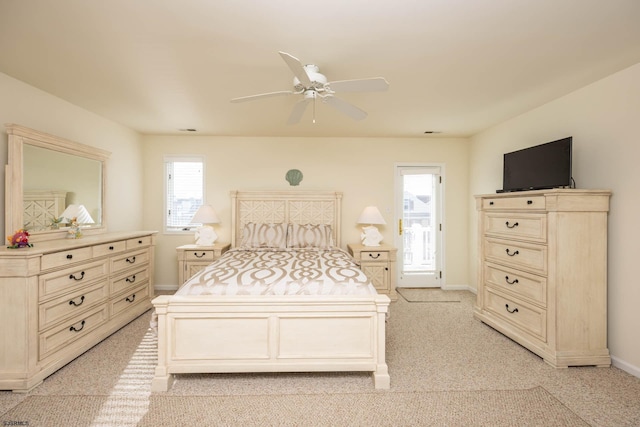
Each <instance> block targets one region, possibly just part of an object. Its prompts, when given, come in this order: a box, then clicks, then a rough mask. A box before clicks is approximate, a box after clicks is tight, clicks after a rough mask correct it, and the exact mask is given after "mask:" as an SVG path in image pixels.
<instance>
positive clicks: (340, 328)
mask: <svg viewBox="0 0 640 427" xmlns="http://www.w3.org/2000/svg"><path fill="white" fill-rule="evenodd" d="M231 199H232V222H233V224H232V245H233V246H237V243H238V242H240V239H241V238H242V236H241V230H242V229H243V226H244V224H245V223H247V222H264V223H279V222H285V223H299V224H306V223H314V224H331V225H332V226H333V230H334V236H333V237H334V241H335V244H336V246H339V245H340V215H341V201H342V193H338V192H319V191H306V192H299V191H298V192H292V191H260V192H235V191H234V192H232V194H231ZM389 302H390V300H389V297H387V296H386V295H372V296H304V295H296V296H224V297H220V296H210V295H207V296H187V295H184V296H182V295H162V296H159V297H157V298H155V299H154V300H153V305H154V306H155V309H156V313H157V315H158V366H157V367H156V371H155V377H154V379H153V382H152V386H151V389H152V391H167V390H168V389H169V388H170V387H171V384H172V383H173V374H180V373H229V372H320V371H325V372H336V371H367V372H372V376H373V382H374V386H375V388H378V389H388V388H389V386H390V377H389V373H388V368H387V364H386V362H385V333H386V332H385V320H386V314H387V311H388V307H389Z"/></svg>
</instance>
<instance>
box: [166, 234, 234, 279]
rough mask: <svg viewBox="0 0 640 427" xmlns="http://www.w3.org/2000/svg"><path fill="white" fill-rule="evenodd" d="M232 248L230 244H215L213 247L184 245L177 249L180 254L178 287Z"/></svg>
mask: <svg viewBox="0 0 640 427" xmlns="http://www.w3.org/2000/svg"><path fill="white" fill-rule="evenodd" d="M229 248H231V244H230V243H218V242H216V243H214V244H213V245H211V246H198V245H182V246H178V247H177V248H176V252H177V253H178V287H182V285H183V284H184V282H185V281H187V280H188V279H189V278H190V277H191V276H193V275H194V274H196V273H197V272H198V271H200V270H202V269H203V268H205V267H206V266H207V265H209V264H211V263H212V262H213V261H215V260H217V259H218V258H220V256H221V255H222V254H223V253H225V252H226V251H228V250H229Z"/></svg>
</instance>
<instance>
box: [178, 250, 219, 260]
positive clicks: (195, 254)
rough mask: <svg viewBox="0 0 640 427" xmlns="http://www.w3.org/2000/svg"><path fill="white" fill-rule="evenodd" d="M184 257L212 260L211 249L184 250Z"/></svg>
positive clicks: (187, 258)
mask: <svg viewBox="0 0 640 427" xmlns="http://www.w3.org/2000/svg"><path fill="white" fill-rule="evenodd" d="M184 255H185V259H186V260H187V261H213V260H214V256H213V251H202V250H197V249H194V250H190V251H185V253H184Z"/></svg>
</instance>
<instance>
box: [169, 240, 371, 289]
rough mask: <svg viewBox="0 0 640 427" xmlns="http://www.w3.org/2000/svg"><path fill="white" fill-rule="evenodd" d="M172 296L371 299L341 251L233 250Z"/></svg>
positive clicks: (364, 280)
mask: <svg viewBox="0 0 640 427" xmlns="http://www.w3.org/2000/svg"><path fill="white" fill-rule="evenodd" d="M176 294H177V295H372V294H373V295H375V294H376V290H375V288H374V287H373V285H372V284H371V281H370V280H369V279H368V278H367V276H365V274H364V273H363V272H362V271H361V270H360V269H359V268H358V266H357V264H356V263H355V261H354V260H353V258H351V256H349V254H348V253H347V252H345V251H344V250H342V249H339V248H334V249H329V250H321V249H232V250H230V251H228V252H226V253H225V254H224V255H223V256H222V257H221V258H220V259H218V260H216V261H214V262H213V263H212V264H210V265H208V266H207V267H206V268H205V269H203V270H201V271H200V272H198V273H196V274H195V275H194V276H193V277H191V278H190V279H189V280H188V281H187V282H186V283H185V284H184V286H182V287H181V288H180V290H179V291H178V292H177V293H176Z"/></svg>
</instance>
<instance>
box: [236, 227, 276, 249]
mask: <svg viewBox="0 0 640 427" xmlns="http://www.w3.org/2000/svg"><path fill="white" fill-rule="evenodd" d="M240 246H241V247H243V248H276V249H284V248H286V246H287V225H286V224H283V223H279V224H263V223H255V222H249V223H247V224H245V226H244V229H243V230H242V243H241V244H240Z"/></svg>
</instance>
